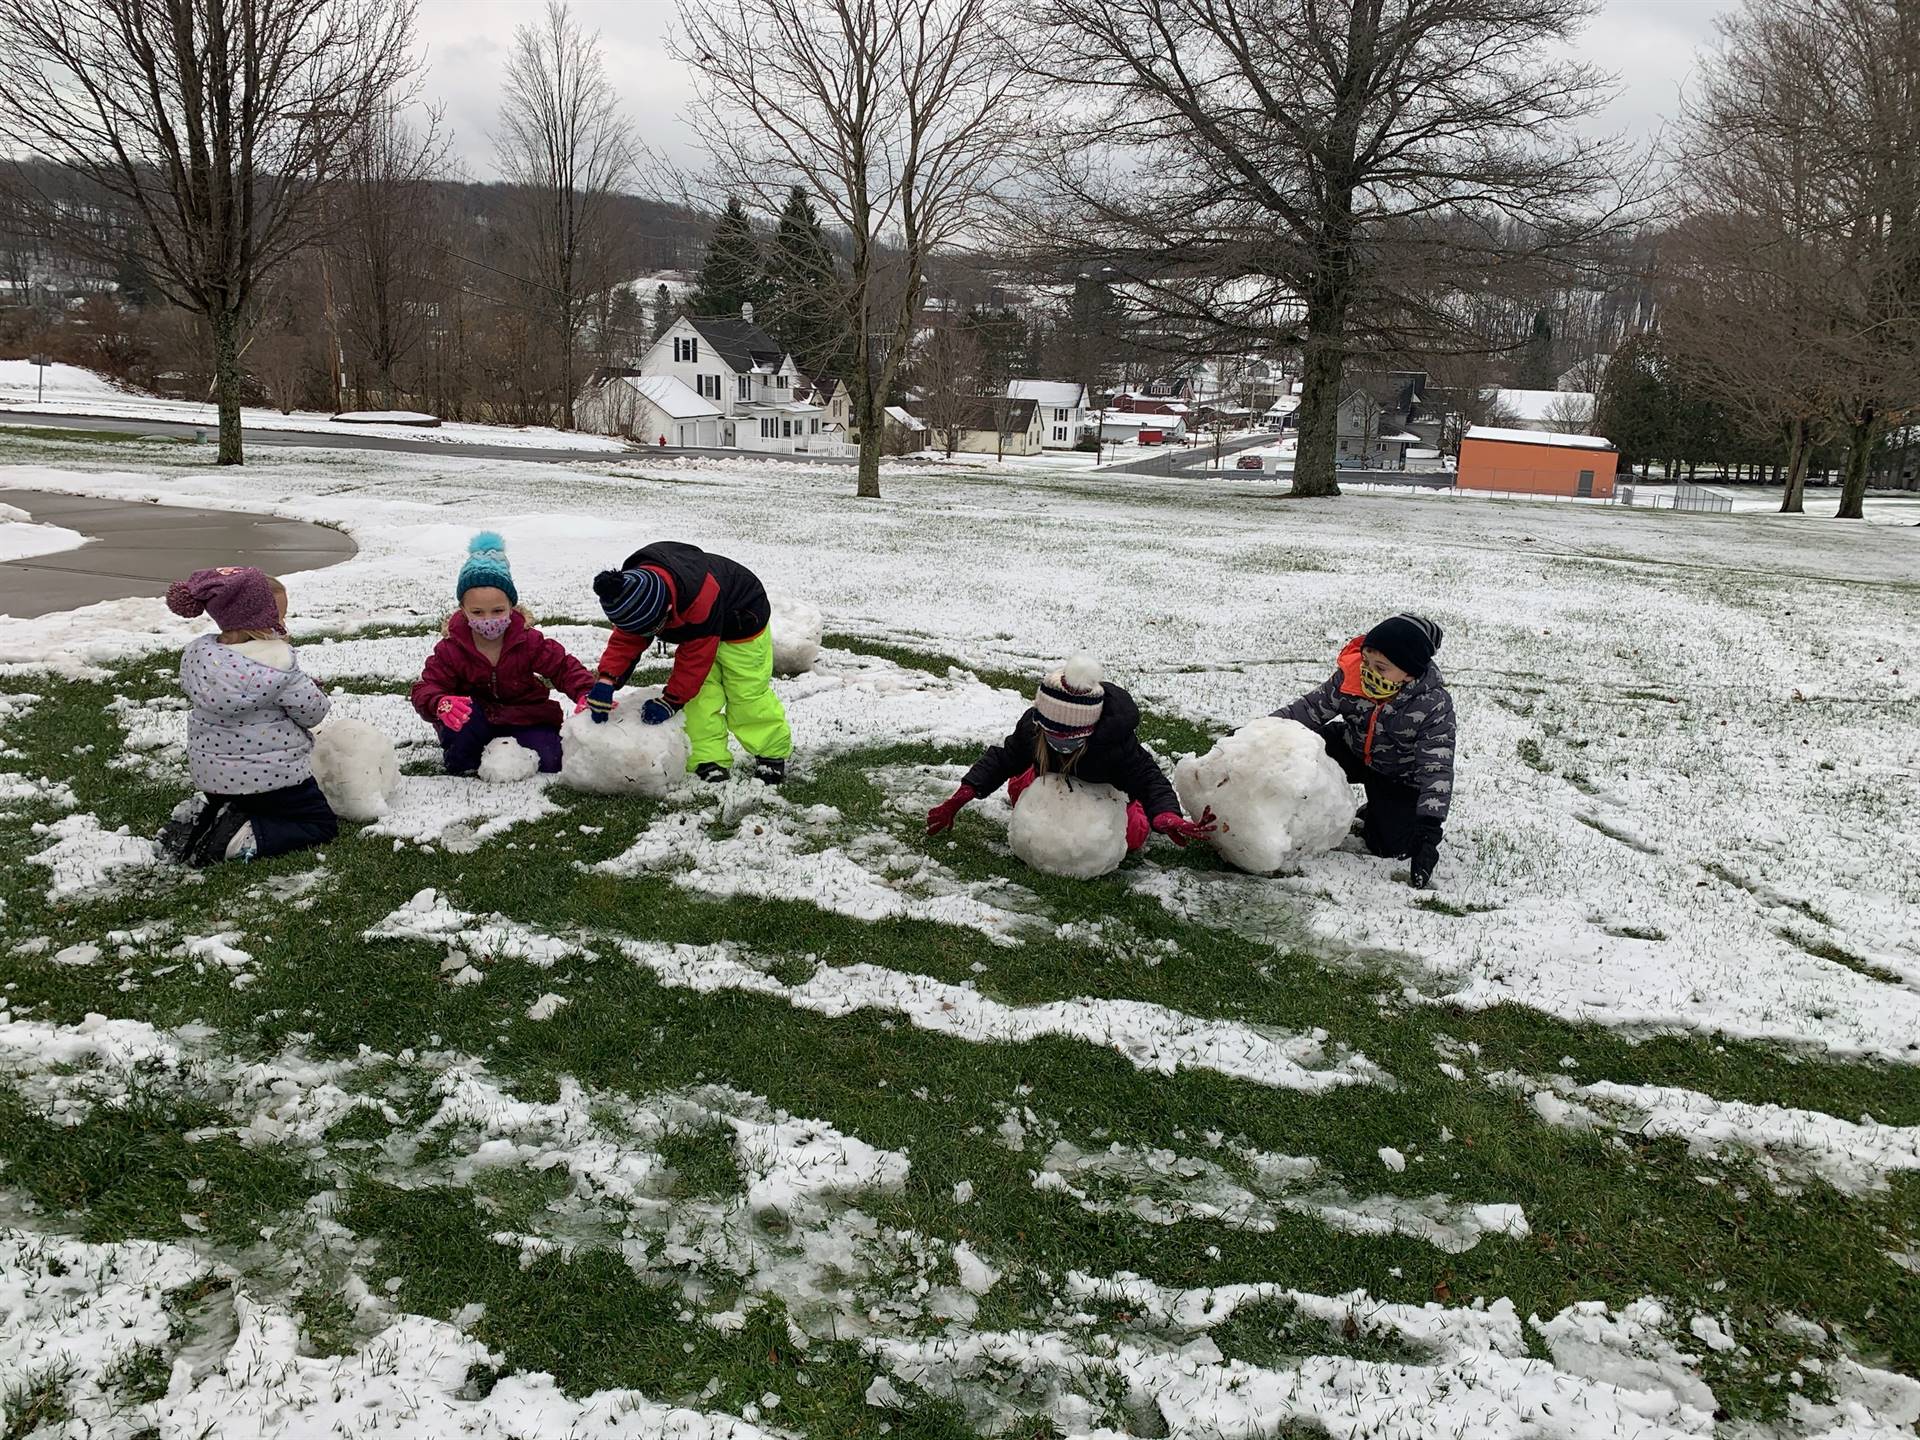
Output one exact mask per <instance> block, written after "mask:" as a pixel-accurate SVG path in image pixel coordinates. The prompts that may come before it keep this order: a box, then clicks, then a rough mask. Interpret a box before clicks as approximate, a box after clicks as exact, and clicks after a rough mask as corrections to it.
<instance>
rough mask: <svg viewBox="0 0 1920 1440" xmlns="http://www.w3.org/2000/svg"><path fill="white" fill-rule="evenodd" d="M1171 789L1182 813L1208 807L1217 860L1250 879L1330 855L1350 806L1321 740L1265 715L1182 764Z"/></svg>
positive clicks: (1347, 822)
mask: <svg viewBox="0 0 1920 1440" xmlns="http://www.w3.org/2000/svg"><path fill="white" fill-rule="evenodd" d="M1173 783H1174V788H1175V789H1176V790H1178V791H1179V792H1180V803H1181V804H1182V805H1183V806H1185V807H1186V811H1187V813H1188V814H1189V815H1195V816H1197V815H1199V814H1200V813H1201V812H1202V811H1203V810H1206V809H1209V808H1210V809H1212V811H1213V814H1214V818H1215V819H1216V820H1217V821H1218V822H1219V829H1218V830H1217V831H1216V832H1215V835H1214V842H1213V843H1214V848H1215V849H1216V850H1218V851H1219V852H1220V854H1221V856H1222V857H1223V858H1224V859H1225V860H1226V861H1227V862H1228V863H1229V864H1231V865H1236V866H1238V867H1239V868H1240V869H1242V870H1246V871H1249V872H1251V873H1253V874H1256V875H1265V874H1270V873H1272V872H1273V871H1275V870H1277V869H1279V868H1280V867H1281V866H1282V865H1284V864H1285V863H1286V862H1287V861H1288V860H1289V859H1290V858H1293V857H1296V856H1301V855H1320V854H1324V853H1325V852H1327V851H1328V850H1331V849H1333V847H1334V846H1336V845H1338V844H1339V843H1340V842H1341V841H1342V840H1343V839H1345V838H1346V835H1347V831H1348V830H1349V829H1350V828H1351V826H1352V824H1353V816H1354V811H1355V809H1356V808H1357V807H1356V806H1355V804H1354V799H1353V787H1352V786H1351V785H1349V784H1348V783H1347V777H1346V776H1345V775H1344V774H1343V773H1341V770H1340V767H1339V766H1338V765H1336V764H1335V763H1334V761H1333V758H1332V757H1331V756H1329V755H1328V754H1327V750H1326V744H1325V742H1324V741H1322V740H1321V738H1320V737H1319V736H1318V735H1316V734H1314V733H1313V731H1311V730H1309V729H1307V727H1306V726H1304V725H1301V724H1299V723H1298V722H1297V721H1293V720H1281V719H1277V718H1275V717H1273V716H1263V717H1262V718H1260V719H1258V720H1254V721H1252V722H1250V723H1249V724H1246V725H1243V726H1241V727H1240V729H1238V730H1236V731H1234V733H1233V734H1231V735H1229V736H1227V738H1226V739H1224V740H1222V741H1221V742H1220V743H1219V744H1217V745H1215V746H1214V747H1213V749H1211V750H1209V751H1208V752H1207V753H1206V754H1205V755H1200V756H1188V757H1187V758H1186V759H1184V760H1182V761H1181V762H1180V763H1179V764H1178V765H1176V766H1174V769H1173Z"/></svg>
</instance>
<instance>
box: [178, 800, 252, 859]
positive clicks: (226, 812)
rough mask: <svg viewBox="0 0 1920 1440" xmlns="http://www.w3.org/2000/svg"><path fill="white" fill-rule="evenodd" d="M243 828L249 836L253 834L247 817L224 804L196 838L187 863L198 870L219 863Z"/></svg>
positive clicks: (224, 857)
mask: <svg viewBox="0 0 1920 1440" xmlns="http://www.w3.org/2000/svg"><path fill="white" fill-rule="evenodd" d="M243 830H244V831H246V832H247V834H248V835H249V836H251V835H252V834H253V826H252V825H251V824H250V823H249V822H248V820H247V817H246V816H245V815H243V814H241V813H240V812H239V811H238V810H236V809H234V808H233V807H232V806H231V805H222V806H221V807H220V808H219V810H218V811H217V812H215V813H214V817H213V820H212V822H211V823H210V824H207V825H205V827H204V828H203V829H201V830H200V833H199V835H198V836H197V837H196V838H195V840H194V843H193V849H192V850H191V851H189V852H188V854H187V863H188V864H189V865H191V866H193V868H194V869H196V870H204V869H206V868H207V867H208V866H209V865H218V864H219V863H220V862H221V861H222V860H225V859H227V858H228V855H227V847H228V846H230V845H231V844H233V841H234V838H235V837H236V836H237V835H239V834H240V832H241V831H243Z"/></svg>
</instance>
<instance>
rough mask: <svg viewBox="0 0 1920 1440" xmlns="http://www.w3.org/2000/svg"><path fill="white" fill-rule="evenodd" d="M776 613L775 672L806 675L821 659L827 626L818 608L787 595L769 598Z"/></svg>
mask: <svg viewBox="0 0 1920 1440" xmlns="http://www.w3.org/2000/svg"><path fill="white" fill-rule="evenodd" d="M768 603H769V604H770V605H771V607H772V610H773V673H774V674H776V675H804V674H806V673H807V671H809V670H811V669H813V662H814V661H816V660H818V659H819V658H820V636H821V634H822V633H823V631H824V630H825V623H824V622H823V621H822V620H821V618H820V610H819V607H818V606H815V605H809V604H807V602H806V601H804V600H789V599H787V598H786V597H785V596H777V597H770V599H769V602H768Z"/></svg>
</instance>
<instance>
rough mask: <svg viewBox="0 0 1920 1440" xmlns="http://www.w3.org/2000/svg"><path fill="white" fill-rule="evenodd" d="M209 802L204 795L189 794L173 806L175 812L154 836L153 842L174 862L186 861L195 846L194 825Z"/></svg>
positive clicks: (183, 862)
mask: <svg viewBox="0 0 1920 1440" xmlns="http://www.w3.org/2000/svg"><path fill="white" fill-rule="evenodd" d="M207 804H208V801H207V797H206V796H204V795H191V796H188V797H187V798H186V799H185V800H182V801H181V802H180V803H179V804H178V805H176V806H174V807H173V814H171V815H169V816H168V817H167V823H166V824H164V825H162V826H161V827H160V833H159V834H157V835H155V836H154V837H153V843H154V844H156V845H158V846H159V847H160V853H161V854H162V855H164V856H166V857H167V859H169V860H171V861H173V862H174V864H176V865H183V864H185V863H186V859H187V854H188V852H189V851H190V850H191V849H192V848H193V840H194V834H193V832H194V827H195V826H197V825H198V824H199V823H200V819H201V817H202V816H204V815H205V814H206V813H207Z"/></svg>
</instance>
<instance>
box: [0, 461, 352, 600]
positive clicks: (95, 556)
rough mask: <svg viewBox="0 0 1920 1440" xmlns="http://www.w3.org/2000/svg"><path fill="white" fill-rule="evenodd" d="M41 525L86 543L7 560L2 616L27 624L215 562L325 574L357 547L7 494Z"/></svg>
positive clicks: (288, 528) (211, 520) (204, 517)
mask: <svg viewBox="0 0 1920 1440" xmlns="http://www.w3.org/2000/svg"><path fill="white" fill-rule="evenodd" d="M0 505H15V506H18V507H19V508H20V509H22V510H25V511H26V512H27V513H28V514H29V515H31V516H32V517H33V518H34V519H35V520H37V521H40V522H41V523H43V524H48V525H64V526H66V527H67V528H68V529H70V530H78V531H79V532H80V533H81V534H83V535H85V536H87V537H88V542H87V543H86V544H85V545H82V546H81V547H80V548H79V549H78V550H63V551H60V552H59V553H57V554H53V555H41V556H35V557H33V558H31V559H26V560H12V561H8V562H6V563H5V564H0V615H11V616H13V617H15V618H17V619H25V618H27V617H29V616H34V615H51V614H53V613H54V612H55V611H57V610H72V609H75V608H76V607H78V606H81V605H92V604H95V603H96V602H98V601H101V600H122V599H125V598H127V597H128V596H135V595H155V596H158V595H164V594H166V591H167V585H168V584H169V583H170V582H171V581H174V580H177V579H179V578H180V577H181V576H182V575H185V574H187V573H188V572H189V571H191V570H198V569H201V568H203V567H205V566H209V565H258V566H259V567H260V568H261V569H262V570H265V571H266V572H267V573H268V574H270V575H285V574H290V573H292V572H294V571H296V570H319V569H324V568H325V567H326V566H328V565H338V564H339V563H340V562H341V561H342V560H347V559H351V558H352V556H353V555H354V553H355V550H356V547H355V545H354V543H353V541H351V540H349V539H348V538H347V537H346V536H345V535H343V534H341V533H340V532H339V531H338V530H330V529H328V528H327V527H326V526H324V525H311V524H308V523H307V522H306V521H304V520H277V519H275V518H273V517H272V516H270V515H245V514H239V513H235V512H229V511H222V510H188V509H184V508H181V507H179V506H175V505H146V504H137V503H132V502H129V501H125V500H101V499H96V498H94V497H92V496H85V495H52V494H47V493H45V492H44V491H39V490H0Z"/></svg>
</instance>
